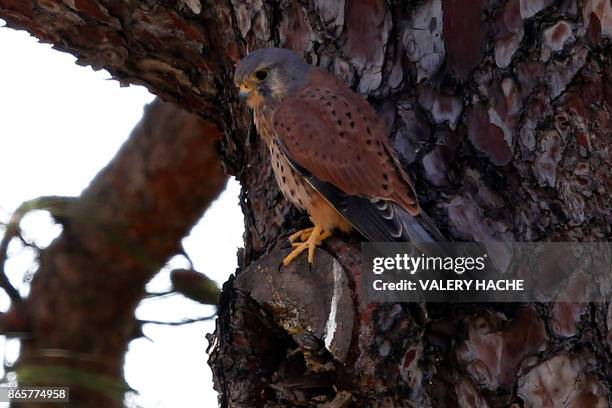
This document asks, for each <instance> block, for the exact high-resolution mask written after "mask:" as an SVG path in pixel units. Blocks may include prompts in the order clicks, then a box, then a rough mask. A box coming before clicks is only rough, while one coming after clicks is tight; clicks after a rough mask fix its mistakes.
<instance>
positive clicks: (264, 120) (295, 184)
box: [254, 109, 351, 232]
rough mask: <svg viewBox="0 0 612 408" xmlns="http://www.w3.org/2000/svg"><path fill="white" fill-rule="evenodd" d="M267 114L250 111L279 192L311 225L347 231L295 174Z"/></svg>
mask: <svg viewBox="0 0 612 408" xmlns="http://www.w3.org/2000/svg"><path fill="white" fill-rule="evenodd" d="M270 118H271V114H270V113H269V112H266V111H265V110H263V109H261V110H256V111H255V112H254V119H255V126H256V127H257V131H258V133H259V134H260V136H261V137H262V138H263V140H264V141H265V142H266V145H267V146H268V149H269V151H270V162H271V163H270V164H271V166H272V171H273V172H274V176H275V178H276V181H277V183H278V186H279V187H280V190H281V192H282V193H283V195H284V196H285V198H287V199H288V200H289V201H290V202H291V203H292V204H293V205H295V206H296V207H297V208H299V209H300V210H302V211H306V212H307V213H308V215H310V218H311V219H312V220H313V222H315V223H318V224H321V225H325V226H326V227H327V228H328V229H329V230H333V229H335V228H339V229H341V230H343V231H347V232H348V231H350V229H351V227H350V224H349V223H348V222H347V221H346V220H345V219H344V217H342V215H340V213H338V211H337V210H336V209H335V208H333V207H332V206H331V205H330V204H329V203H328V202H327V201H326V200H325V198H323V196H321V194H319V192H317V191H316V190H315V189H314V188H312V187H311V186H310V185H309V184H308V182H307V181H306V180H305V179H304V178H303V177H302V176H301V175H300V174H299V173H297V172H296V171H295V170H294V169H293V167H291V164H289V161H288V160H287V158H286V157H285V155H284V153H283V152H282V151H281V149H280V147H279V145H278V139H277V137H276V135H275V134H274V131H273V129H272V122H271V120H270Z"/></svg>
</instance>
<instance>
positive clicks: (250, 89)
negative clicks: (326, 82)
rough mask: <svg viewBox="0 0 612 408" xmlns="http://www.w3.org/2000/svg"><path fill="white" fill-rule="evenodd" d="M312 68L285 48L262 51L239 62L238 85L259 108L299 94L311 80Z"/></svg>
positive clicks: (236, 81)
mask: <svg viewBox="0 0 612 408" xmlns="http://www.w3.org/2000/svg"><path fill="white" fill-rule="evenodd" d="M310 69H311V66H310V65H308V64H307V63H306V62H305V61H304V60H303V59H302V58H300V56H299V55H297V54H296V53H294V52H293V51H290V50H286V49H284V48H262V49H259V50H257V51H253V52H252V53H250V54H249V55H247V56H246V57H244V58H243V59H242V61H240V62H239V63H238V66H237V67H236V72H235V74H234V82H235V83H236V86H237V87H239V88H240V96H241V97H242V98H243V99H246V101H247V104H248V105H249V106H250V107H251V108H253V109H256V108H258V107H260V106H261V105H262V104H264V103H270V102H280V101H282V100H283V99H286V98H287V97H290V96H292V95H295V94H296V93H297V92H298V91H299V90H300V89H301V88H302V87H303V86H304V85H305V84H306V82H307V81H308V73H309V71H310Z"/></svg>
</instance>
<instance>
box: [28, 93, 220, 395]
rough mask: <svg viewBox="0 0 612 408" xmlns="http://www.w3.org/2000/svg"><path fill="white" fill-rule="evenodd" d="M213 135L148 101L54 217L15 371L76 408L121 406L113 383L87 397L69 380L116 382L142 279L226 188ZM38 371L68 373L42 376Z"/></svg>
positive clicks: (85, 387) (134, 327)
mask: <svg viewBox="0 0 612 408" xmlns="http://www.w3.org/2000/svg"><path fill="white" fill-rule="evenodd" d="M219 138H220V131H219V129H218V128H217V126H216V125H214V124H212V123H210V122H206V121H203V120H202V119H199V118H198V117H196V116H193V115H190V114H188V113H186V112H184V111H182V110H180V109H178V108H177V107H175V106H174V105H172V104H168V103H164V102H161V101H159V100H158V101H155V102H153V103H152V104H151V105H150V106H148V107H147V109H146V112H145V115H144V118H143V120H142V121H141V122H140V124H139V125H138V126H137V127H136V129H135V130H134V132H133V134H132V135H131V137H130V139H129V140H128V142H126V144H125V145H124V146H123V147H122V148H121V150H120V152H119V153H118V154H117V156H116V157H115V158H114V159H113V161H112V162H111V163H110V164H109V165H108V166H107V167H106V168H105V169H104V170H102V171H101V172H100V174H98V176H97V177H96V178H95V179H94V180H93V181H92V183H91V185H90V186H89V187H88V188H87V189H86V190H85V191H84V192H83V194H82V195H81V196H80V197H79V198H78V199H75V200H74V202H73V203H72V204H71V205H70V206H69V207H68V209H67V211H64V212H63V213H62V214H61V215H60V214H56V218H57V219H58V220H59V221H60V222H61V223H62V224H63V227H64V230H63V232H62V234H61V236H60V237H59V238H58V239H57V240H56V241H54V242H53V243H52V244H51V245H50V246H49V247H48V248H47V249H46V250H45V251H43V253H42V254H41V257H40V267H39V270H38V271H37V272H36V274H35V275H34V279H33V281H32V285H31V292H30V295H29V296H28V298H27V300H26V302H25V304H24V306H25V311H24V314H25V316H26V322H27V326H28V330H29V335H28V336H27V338H26V339H24V341H23V348H22V354H21V358H20V362H19V365H18V373H22V372H25V373H28V376H27V377H26V378H28V381H32V382H34V383H37V384H39V383H49V382H55V383H58V384H65V385H73V386H74V389H73V390H72V391H71V402H72V403H80V404H81V406H85V405H86V406H120V405H121V398H122V395H121V392H120V391H122V390H123V388H122V387H114V388H111V389H110V391H112V390H115V391H119V394H115V393H114V391H112V392H110V391H109V393H108V394H106V393H105V392H104V391H103V390H98V391H102V392H98V393H96V392H94V391H95V390H97V388H96V387H95V384H81V383H79V382H78V378H81V374H83V375H91V374H92V373H95V375H100V376H104V377H105V378H114V381H116V382H118V383H120V382H121V380H120V379H121V367H122V362H123V354H124V352H125V350H126V347H127V343H128V342H129V341H130V340H131V338H132V337H133V335H134V333H137V332H138V323H137V322H136V320H135V318H134V308H135V307H136V305H137V303H138V302H139V300H140V299H141V298H142V297H143V295H144V294H145V292H144V285H145V283H146V282H147V281H148V280H149V279H150V278H151V277H152V276H153V275H154V274H155V273H156V272H157V271H158V270H159V267H160V266H162V265H163V263H164V262H165V261H166V260H167V259H168V258H169V257H170V256H172V255H173V254H175V253H177V252H179V251H180V250H181V249H180V240H181V239H182V237H184V236H185V235H186V234H187V232H188V231H189V229H190V228H191V227H192V226H193V225H194V223H195V222H196V221H197V220H198V218H199V217H201V215H202V213H203V212H204V210H205V209H206V207H207V206H208V205H209V204H210V203H211V201H212V200H214V199H215V197H217V195H218V194H219V192H220V191H221V189H222V188H223V186H224V184H225V179H226V176H225V175H224V174H223V171H222V169H221V166H220V163H219V158H218V155H217V152H216V146H215V145H216V143H217V141H218V140H219ZM53 350H62V353H61V354H60V355H58V354H57V353H55V352H52V351H53ZM32 367H34V368H32ZM44 367H52V368H53V370H56V371H57V369H58V368H62V369H65V372H66V373H72V374H71V375H68V376H67V377H61V376H56V377H48V376H46V374H44V373H46V372H47V371H46V370H45V369H44ZM54 372H55V371H54ZM62 372H64V371H62ZM36 373H40V376H38V377H37V376H36ZM73 377H74V378H73ZM20 379H21V378H20Z"/></svg>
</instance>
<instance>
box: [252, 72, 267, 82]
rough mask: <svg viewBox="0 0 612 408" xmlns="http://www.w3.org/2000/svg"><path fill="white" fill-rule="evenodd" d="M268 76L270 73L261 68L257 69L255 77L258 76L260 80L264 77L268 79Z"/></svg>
mask: <svg viewBox="0 0 612 408" xmlns="http://www.w3.org/2000/svg"><path fill="white" fill-rule="evenodd" d="M267 77H268V73H267V72H266V71H264V70H261V69H260V70H259V71H255V78H257V79H258V80H260V81H263V80H264V79H266V78H267Z"/></svg>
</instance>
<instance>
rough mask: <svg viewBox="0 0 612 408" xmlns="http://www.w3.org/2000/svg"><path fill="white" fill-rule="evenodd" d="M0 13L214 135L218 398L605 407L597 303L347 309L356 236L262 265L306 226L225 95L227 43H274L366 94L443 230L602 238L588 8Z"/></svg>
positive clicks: (4, 6)
mask: <svg viewBox="0 0 612 408" xmlns="http://www.w3.org/2000/svg"><path fill="white" fill-rule="evenodd" d="M0 17H3V18H5V19H7V21H8V24H9V25H10V26H12V27H17V28H25V29H27V30H28V31H30V32H31V33H33V34H34V35H36V36H38V37H39V38H41V39H43V40H45V41H50V42H53V43H54V44H55V45H56V46H57V47H58V48H60V49H62V50H67V51H69V52H72V53H74V54H76V55H77V56H78V57H79V59H80V61H81V62H82V63H86V64H92V65H94V66H99V67H104V68H106V69H108V70H109V71H110V72H111V73H113V75H115V77H117V78H118V79H120V80H121V81H126V82H135V83H142V84H145V85H146V86H148V87H149V89H151V90H152V91H153V92H155V93H157V94H158V95H160V96H162V97H164V98H168V99H171V100H173V101H176V102H177V103H178V104H180V105H181V106H183V107H185V108H187V109H191V110H193V111H195V112H197V113H198V114H200V115H201V116H203V117H204V118H205V119H207V120H210V121H214V122H215V123H216V124H217V126H218V127H219V128H220V129H222V131H223V133H224V135H225V138H224V142H223V155H224V161H225V162H226V164H227V167H228V169H230V171H232V172H233V173H234V174H235V175H236V176H237V177H238V178H239V180H240V181H241V183H242V186H243V192H242V208H243V211H244V214H245V220H246V233H245V249H244V251H243V252H242V254H241V256H240V260H239V261H240V262H239V263H240V270H239V271H238V272H237V277H236V278H235V279H230V281H228V282H227V283H226V284H225V286H224V290H223V295H222V298H221V305H220V315H219V319H218V321H217V330H216V333H215V335H214V336H213V337H212V340H213V344H214V346H213V348H212V357H211V361H210V364H211V366H212V369H213V372H214V376H215V383H216V386H217V389H218V390H219V392H220V401H221V404H222V406H232V407H264V406H265V407H288V406H312V407H315V406H316V407H319V406H320V407H326V408H331V407H344V406H363V407H404V406H405V407H413V406H419V407H420V406H433V407H455V406H460V407H472V406H477V407H505V406H511V405H512V404H517V405H516V406H525V407H560V406H567V407H569V406H572V407H604V406H608V405H609V404H610V402H611V398H612V397H611V396H610V393H609V387H610V381H611V377H612V364H611V359H612V354H611V349H612V307H610V306H609V305H608V304H537V305H536V304H505V305H503V306H499V305H491V304H465V305H462V306H460V307H457V306H456V305H455V306H451V305H447V304H426V305H425V304H390V303H385V304H368V305H365V306H364V305H361V299H360V298H359V293H358V290H357V288H358V287H359V276H360V269H359V262H360V253H359V242H360V239H361V238H360V237H359V236H356V235H353V236H342V237H336V238H333V239H331V240H329V242H328V243H327V245H326V246H325V247H324V250H323V251H319V252H318V257H317V261H316V263H315V266H314V267H313V268H312V270H311V271H309V270H308V267H307V266H306V265H305V264H304V263H303V262H298V263H295V264H294V265H292V266H291V267H290V268H284V269H281V270H280V271H279V270H278V269H279V268H278V265H279V264H280V260H281V259H282V258H283V256H284V255H285V254H286V253H287V252H288V248H287V243H286V237H287V235H288V233H289V232H291V231H293V230H294V229H296V228H298V227H300V226H303V225H305V224H306V221H307V220H306V218H305V217H304V216H303V215H301V214H298V213H297V212H296V211H295V210H294V209H292V208H291V207H290V206H289V205H288V203H287V202H286V201H285V200H284V198H283V197H282V196H281V194H280V193H279V191H278V188H277V186H276V184H275V181H274V179H273V176H272V173H271V170H270V167H269V164H268V153H267V150H266V148H265V147H264V145H263V143H262V142H261V140H259V139H258V138H257V136H256V135H255V131H254V129H253V127H252V126H251V121H250V118H249V116H248V114H247V112H246V110H245V108H244V107H243V106H241V105H240V104H239V103H238V101H237V98H236V93H235V92H234V91H233V89H232V88H233V83H232V71H233V66H234V64H235V63H236V62H237V61H238V60H239V59H240V58H241V56H243V55H244V54H245V53H246V52H247V50H252V49H256V48H259V47H262V46H270V45H277V46H282V47H287V48H292V49H294V50H295V51H297V52H298V53H300V54H302V55H303V56H304V57H305V58H306V59H307V60H308V61H309V62H311V63H312V64H314V65H318V66H321V67H323V68H325V69H328V70H330V71H332V72H334V73H335V74H337V75H339V76H340V77H341V78H343V79H344V80H345V81H346V82H347V83H348V84H349V85H350V86H352V87H353V88H354V89H355V90H356V91H358V92H360V93H361V94H363V95H364V96H366V97H368V100H369V101H370V102H371V103H372V104H373V105H374V106H375V108H376V109H377V111H378V112H379V114H380V115H381V117H382V118H383V119H384V121H385V123H386V124H387V128H388V130H389V134H390V137H391V139H392V142H393V145H394V146H395V148H396V150H397V152H398V153H399V155H400V158H401V160H402V163H403V165H404V166H405V167H406V169H407V170H408V171H409V172H410V173H411V174H412V175H413V176H414V179H415V180H416V189H417V192H418V194H419V197H420V201H421V203H422V207H424V209H425V210H426V211H427V212H428V213H429V214H430V215H431V217H432V218H433V219H434V220H435V221H436V222H437V224H438V226H439V227H440V229H441V230H442V232H443V233H445V234H446V235H447V236H449V237H452V238H454V239H458V240H484V239H487V238H495V239H499V240H506V241H511V240H514V241H535V240H550V241H588V240H608V239H609V238H610V235H611V225H610V219H611V214H610V212H611V208H612V205H611V202H610V192H611V190H612V184H611V183H610V181H609V180H610V179H611V176H612V170H611V168H612V166H611V164H612V163H611V162H612V155H611V154H610V149H611V145H612V141H611V140H610V134H611V129H612V120H611V117H610V109H611V105H612V67H611V60H612V56H611V55H612V53H611V52H610V37H611V36H612V9H611V7H610V4H609V2H607V1H606V0H585V1H577V0H563V1H557V2H554V1H552V0H534V1H523V0H506V1H503V0H498V1H496V0H491V1H488V2H487V1H484V0H476V1H472V2H469V4H468V3H466V2H458V1H454V0H445V1H442V0H428V1H419V2H416V1H394V2H375V1H365V0H363V1H357V0H348V1H346V2H344V1H339V2H325V1H303V2H288V1H280V2H278V1H271V0H259V1H256V2H252V3H251V2H243V1H237V0H236V1H231V2H221V1H219V2H215V1H211V2H206V3H201V2H200V1H199V0H195V1H180V2H178V3H177V4H175V5H169V4H168V3H163V5H158V4H156V3H153V2H144V3H142V4H141V3H132V2H117V1H98V0H87V1H75V2H67V1H66V2H60V1H59V0H44V1H43V0H38V1H37V2H34V1H31V0H30V1H19V2H16V1H14V0H0ZM332 301H333V302H334V304H333V306H332V305H331V303H332ZM332 314H333V317H334V319H331V318H330V315H332ZM351 404H352V405H351Z"/></svg>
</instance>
